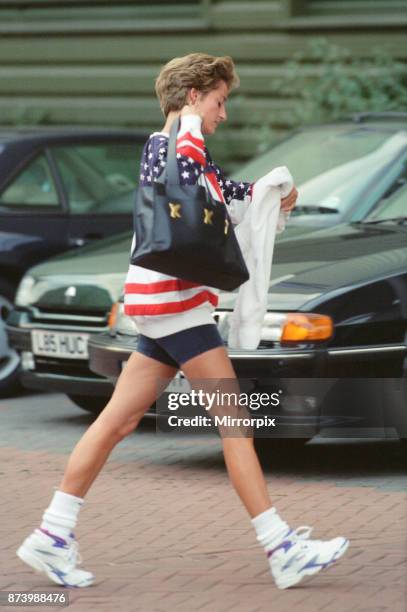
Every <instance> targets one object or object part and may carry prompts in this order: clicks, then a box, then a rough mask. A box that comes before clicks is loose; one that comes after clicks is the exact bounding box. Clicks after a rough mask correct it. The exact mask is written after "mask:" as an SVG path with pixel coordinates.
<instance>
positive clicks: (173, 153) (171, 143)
mask: <svg viewBox="0 0 407 612" xmlns="http://www.w3.org/2000/svg"><path fill="white" fill-rule="evenodd" d="M180 126H181V117H177V119H175V121H174V122H173V124H172V126H171V129H170V137H169V139H168V150H167V163H166V164H165V168H164V171H163V173H162V175H161V176H160V178H159V179H158V181H157V182H158V183H163V184H165V183H168V184H170V185H179V184H180V180H179V171H178V160H177V135H178V132H179V128H180ZM202 174H203V177H204V181H205V184H206V193H207V200H208V202H209V201H210V202H215V200H214V199H213V198H212V197H211V195H210V194H211V192H210V187H209V183H208V178H207V176H206V174H205V168H204V170H203V172H202Z"/></svg>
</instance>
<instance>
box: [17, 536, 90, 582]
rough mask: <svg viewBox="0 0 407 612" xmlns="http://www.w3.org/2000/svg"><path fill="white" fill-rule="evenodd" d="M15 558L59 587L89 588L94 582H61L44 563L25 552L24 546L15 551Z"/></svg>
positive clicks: (29, 552)
mask: <svg viewBox="0 0 407 612" xmlns="http://www.w3.org/2000/svg"><path fill="white" fill-rule="evenodd" d="M17 557H18V558H19V559H21V561H23V562H24V563H26V564H27V565H29V566H30V567H32V568H33V569H34V570H35V571H36V572H38V573H41V574H46V575H47V576H48V578H49V579H50V580H52V582H55V583H56V584H58V585H59V586H64V587H73V588H80V587H87V586H90V585H91V584H93V582H94V578H89V579H88V580H82V582H80V583H78V584H69V583H68V582H63V581H62V580H61V579H59V578H58V576H56V575H55V574H53V573H52V572H51V570H50V568H49V567H48V565H47V564H46V563H43V562H42V561H41V560H40V559H38V557H36V556H35V555H33V554H32V553H31V551H29V550H27V549H26V548H25V547H24V544H22V545H21V546H20V548H19V549H18V550H17Z"/></svg>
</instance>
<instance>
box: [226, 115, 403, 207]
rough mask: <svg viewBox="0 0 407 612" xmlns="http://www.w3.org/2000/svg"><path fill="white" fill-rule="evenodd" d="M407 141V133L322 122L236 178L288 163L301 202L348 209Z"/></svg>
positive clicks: (256, 175)
mask: <svg viewBox="0 0 407 612" xmlns="http://www.w3.org/2000/svg"><path fill="white" fill-rule="evenodd" d="M406 145H407V133H406V132H403V131H400V132H399V133H392V132H389V131H386V130H384V129H383V130H379V129H377V128H376V129H372V128H365V127H363V128H361V127H360V126H321V127H318V126H317V127H315V128H309V129H307V130H304V131H301V132H298V133H296V134H294V135H293V136H292V137H290V138H289V139H288V140H286V141H284V142H282V143H280V144H279V145H276V146H275V147H273V148H272V149H271V150H270V151H268V152H267V153H265V154H264V155H262V156H260V157H257V158H256V159H255V160H253V161H252V162H250V163H249V164H247V165H246V166H244V167H243V168H241V169H240V171H239V172H236V173H235V175H233V178H239V179H242V180H250V181H254V180H257V179H258V178H260V177H261V176H264V175H265V174H267V173H268V172H269V171H270V170H271V169H272V168H274V167H276V166H287V167H288V169H289V170H290V171H291V173H292V175H293V177H294V181H295V183H296V186H297V188H298V190H299V197H298V202H297V204H298V206H301V205H302V206H310V207H311V206H315V205H318V206H324V207H327V208H331V209H333V210H337V211H344V210H346V209H347V208H348V206H350V205H351V204H352V203H353V202H354V201H355V199H356V198H357V197H358V193H359V192H360V191H361V190H362V189H363V188H364V187H365V186H366V184H367V183H368V182H369V179H370V178H371V177H373V176H374V175H375V174H376V173H377V172H379V171H380V170H381V169H382V168H384V167H385V166H386V164H390V163H391V161H392V160H393V159H394V157H395V156H396V155H397V154H398V153H399V152H400V151H401V150H402V149H403V148H405V147H406Z"/></svg>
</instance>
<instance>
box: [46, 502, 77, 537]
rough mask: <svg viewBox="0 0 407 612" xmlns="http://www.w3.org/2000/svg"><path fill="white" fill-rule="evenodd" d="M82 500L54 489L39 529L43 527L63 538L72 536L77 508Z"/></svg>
mask: <svg viewBox="0 0 407 612" xmlns="http://www.w3.org/2000/svg"><path fill="white" fill-rule="evenodd" d="M83 503H84V500H83V499H82V498H81V497H75V495H70V494H69V493H64V492H63V491H55V493H54V496H53V498H52V500H51V503H50V505H49V506H48V508H47V509H46V510H45V512H44V514H43V516H42V523H41V529H45V530H46V531H49V532H50V533H53V534H54V535H57V536H59V537H61V538H64V540H67V539H68V538H69V537H73V533H72V532H73V530H74V528H75V527H76V523H77V521H78V515H79V510H80V509H81V507H82V505H83Z"/></svg>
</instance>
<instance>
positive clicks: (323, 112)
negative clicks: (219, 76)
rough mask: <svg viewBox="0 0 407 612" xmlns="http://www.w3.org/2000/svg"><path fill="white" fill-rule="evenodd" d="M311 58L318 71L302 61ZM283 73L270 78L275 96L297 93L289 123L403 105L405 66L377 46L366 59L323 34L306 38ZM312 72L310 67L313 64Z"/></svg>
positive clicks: (406, 96)
mask: <svg viewBox="0 0 407 612" xmlns="http://www.w3.org/2000/svg"><path fill="white" fill-rule="evenodd" d="M305 60H306V61H307V64H308V67H309V62H312V65H314V68H315V69H316V70H317V77H315V76H313V77H312V76H310V74H309V73H310V70H309V68H308V70H307V67H306V66H305V65H304V63H305ZM284 67H285V74H284V77H283V78H281V79H278V80H277V79H276V80H274V81H273V83H272V84H271V91H272V92H273V93H274V94H275V95H278V96H282V97H287V96H289V97H294V98H296V99H298V104H296V105H295V107H294V111H293V113H292V115H291V119H290V126H291V127H293V126H296V125H299V124H304V123H309V122H323V121H329V120H334V119H338V118H340V117H344V116H346V115H349V114H352V113H357V112H366V111H369V112H384V111H405V110H406V109H407V78H406V77H407V67H406V66H405V65H404V64H402V63H401V62H398V61H396V60H394V59H393V58H392V57H390V56H389V55H388V54H387V53H385V52H384V51H382V50H380V49H372V56H371V58H369V60H362V59H357V58H354V57H352V53H351V51H350V50H349V49H346V48H343V47H339V46H337V45H333V44H331V43H330V42H329V41H328V40H326V39H324V38H315V39H313V40H312V41H310V43H309V51H306V52H301V53H297V54H295V55H294V56H293V58H292V59H290V60H288V61H287V62H286V63H285V64H284ZM314 74H315V70H314Z"/></svg>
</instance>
